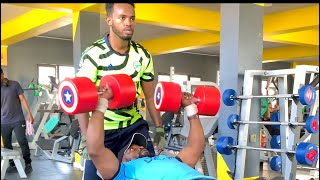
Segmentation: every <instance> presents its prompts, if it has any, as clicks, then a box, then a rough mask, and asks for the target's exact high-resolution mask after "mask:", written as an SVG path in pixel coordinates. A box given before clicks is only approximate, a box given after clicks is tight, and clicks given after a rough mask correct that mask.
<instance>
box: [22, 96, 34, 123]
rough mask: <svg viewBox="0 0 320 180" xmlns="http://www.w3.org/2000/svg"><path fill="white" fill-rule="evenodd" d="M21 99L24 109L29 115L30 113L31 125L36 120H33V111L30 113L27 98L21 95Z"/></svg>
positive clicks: (28, 118)
mask: <svg viewBox="0 0 320 180" xmlns="http://www.w3.org/2000/svg"><path fill="white" fill-rule="evenodd" d="M19 99H20V102H21V104H22V106H23V108H24V109H25V110H26V111H27V113H28V117H27V120H28V121H30V123H31V124H33V122H34V118H33V115H32V113H31V111H30V108H29V105H28V102H27V100H26V98H25V97H24V95H23V94H20V95H19Z"/></svg>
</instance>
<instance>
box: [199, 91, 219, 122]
mask: <svg viewBox="0 0 320 180" xmlns="http://www.w3.org/2000/svg"><path fill="white" fill-rule="evenodd" d="M194 97H195V98H197V99H199V100H200V102H199V103H198V104H197V106H198V114H199V115H206V116H215V115H216V114H217V113H218V111H219V109H220V99H221V95H220V91H219V89H217V88H216V87H212V86H198V87H197V88H196V90H195V92H194Z"/></svg>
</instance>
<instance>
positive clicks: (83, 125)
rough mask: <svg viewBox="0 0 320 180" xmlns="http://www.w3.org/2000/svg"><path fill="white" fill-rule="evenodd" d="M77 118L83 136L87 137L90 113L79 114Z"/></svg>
mask: <svg viewBox="0 0 320 180" xmlns="http://www.w3.org/2000/svg"><path fill="white" fill-rule="evenodd" d="M77 117H78V122H79V126H80V132H81V135H83V136H86V135H87V129H88V123H89V113H81V114H77Z"/></svg>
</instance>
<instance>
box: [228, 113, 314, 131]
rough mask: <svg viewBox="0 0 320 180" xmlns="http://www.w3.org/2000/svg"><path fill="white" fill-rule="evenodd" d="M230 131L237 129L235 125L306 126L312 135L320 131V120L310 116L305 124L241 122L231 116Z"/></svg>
mask: <svg viewBox="0 0 320 180" xmlns="http://www.w3.org/2000/svg"><path fill="white" fill-rule="evenodd" d="M227 124H228V127H229V128H230V129H235V127H234V125H235V124H264V125H283V126H305V127H306V130H307V131H308V132H309V133H311V134H314V133H317V132H318V129H319V119H318V117H317V116H309V117H308V118H307V119H306V122H305V123H299V122H277V121H240V120H239V116H238V115H237V114H231V115H230V116H229V117H228V121H227Z"/></svg>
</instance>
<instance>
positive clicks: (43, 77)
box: [38, 65, 57, 86]
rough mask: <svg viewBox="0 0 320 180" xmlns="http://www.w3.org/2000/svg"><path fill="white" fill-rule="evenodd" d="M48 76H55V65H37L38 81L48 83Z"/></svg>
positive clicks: (43, 83)
mask: <svg viewBox="0 0 320 180" xmlns="http://www.w3.org/2000/svg"><path fill="white" fill-rule="evenodd" d="M49 76H53V77H57V75H56V67H55V66H51V65H40V66H38V83H39V84H42V85H47V86H49V85H50V79H49Z"/></svg>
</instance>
